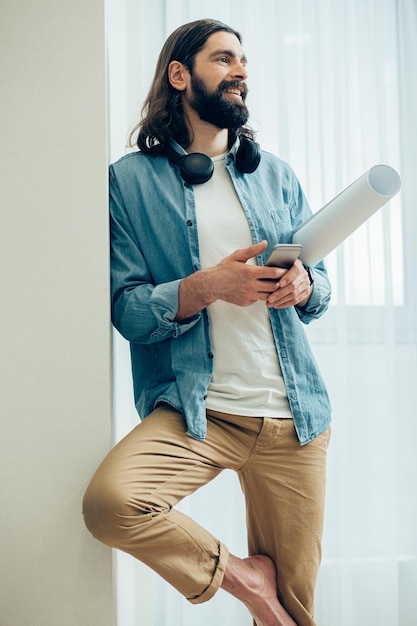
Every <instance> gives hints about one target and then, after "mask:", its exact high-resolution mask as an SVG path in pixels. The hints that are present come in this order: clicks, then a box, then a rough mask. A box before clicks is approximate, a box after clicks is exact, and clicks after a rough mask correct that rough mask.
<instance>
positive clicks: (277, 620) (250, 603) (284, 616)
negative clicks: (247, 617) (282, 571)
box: [222, 554, 297, 626]
mask: <svg viewBox="0 0 417 626" xmlns="http://www.w3.org/2000/svg"><path fill="white" fill-rule="evenodd" d="M222 588H223V589H224V590H225V591H228V592H229V593H231V594H232V595H233V596H235V598H238V600H241V601H242V602H243V604H244V605H245V606H246V608H247V609H248V610H249V612H250V614H251V615H252V617H253V619H254V620H255V621H256V624H257V626H297V625H296V623H295V622H294V620H293V619H292V618H291V617H290V616H289V615H288V613H287V611H286V610H285V609H284V607H283V606H282V604H281V603H280V602H279V600H278V598H277V576H276V569H275V565H274V563H273V561H272V560H271V559H270V558H269V557H267V556H264V555H257V556H250V557H248V558H247V559H238V558H237V557H235V556H233V555H232V554H231V555H230V556H229V561H228V563H227V567H226V571H225V574H224V578H223V583H222Z"/></svg>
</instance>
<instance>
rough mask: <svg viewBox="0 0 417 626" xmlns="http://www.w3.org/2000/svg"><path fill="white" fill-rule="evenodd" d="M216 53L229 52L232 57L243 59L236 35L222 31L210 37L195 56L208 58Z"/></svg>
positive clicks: (243, 55)
mask: <svg viewBox="0 0 417 626" xmlns="http://www.w3.org/2000/svg"><path fill="white" fill-rule="evenodd" d="M216 52H230V53H231V54H232V55H233V56H236V57H238V58H239V59H241V58H242V57H245V54H244V52H243V48H242V46H241V43H240V41H239V39H238V38H237V37H236V35H234V34H233V33H228V32H226V31H224V30H220V31H218V32H216V33H213V34H212V35H210V37H209V38H208V39H207V41H206V43H205V45H204V47H203V48H202V49H201V50H200V52H199V53H198V55H197V56H204V57H209V56H210V55H213V54H215V53H216Z"/></svg>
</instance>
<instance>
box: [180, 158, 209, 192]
mask: <svg viewBox="0 0 417 626" xmlns="http://www.w3.org/2000/svg"><path fill="white" fill-rule="evenodd" d="M213 172H214V163H213V161H212V160H211V159H210V157H209V156H207V154H203V153H202V152H193V153H192V154H187V155H183V157H182V162H181V176H182V178H183V179H184V180H185V182H186V183H190V184H191V185H202V184H203V183H206V182H207V181H208V180H210V178H211V177H212V176H213Z"/></svg>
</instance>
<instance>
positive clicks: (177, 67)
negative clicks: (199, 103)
mask: <svg viewBox="0 0 417 626" xmlns="http://www.w3.org/2000/svg"><path fill="white" fill-rule="evenodd" d="M187 74H188V70H187V68H186V67H185V66H184V65H183V64H182V63H180V62H179V61H171V63H170V64H169V65H168V80H169V82H170V84H171V86H172V87H174V89H177V90H178V91H184V90H185V89H186V87H187V80H186V78H187Z"/></svg>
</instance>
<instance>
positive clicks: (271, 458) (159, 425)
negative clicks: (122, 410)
mask: <svg viewBox="0 0 417 626" xmlns="http://www.w3.org/2000/svg"><path fill="white" fill-rule="evenodd" d="M207 418H208V431H207V438H206V440H205V441H198V440H196V439H193V438H192V437H190V436H189V435H187V434H186V432H185V422H184V419H183V416H182V415H181V414H180V413H178V412H177V411H175V410H173V409H172V408H171V407H168V406H166V405H163V406H161V407H158V408H157V409H156V410H155V411H154V412H153V413H152V414H151V415H149V416H148V417H147V418H146V419H145V420H144V421H143V422H142V423H141V424H139V425H138V426H137V427H136V428H135V429H134V430H133V431H132V432H131V433H129V434H128V435H127V436H126V437H125V438H124V439H123V440H122V441H120V442H119V443H118V444H117V445H116V446H115V447H114V448H113V449H112V450H111V451H110V453H109V454H108V456H107V457H106V458H105V459H104V461H103V463H102V464H101V465H100V467H99V468H98V470H97V472H96V473H95V475H94V476H93V478H92V480H91V483H90V485H89V487H88V489H87V491H86V494H85V496H84V502H83V512H84V518H85V523H86V525H87V527H88V528H89V530H90V532H91V533H92V534H93V535H94V536H95V537H96V538H97V539H99V540H100V541H102V542H104V543H106V544H107V545H109V546H112V547H114V548H118V549H120V550H123V551H125V552H128V553H129V554H131V555H133V556H134V557H136V558H137V559H139V560H140V561H142V562H144V563H146V564H147V565H148V566H149V567H151V568H152V569H153V570H155V571H156V572H158V573H159V574H160V575H161V576H162V577H163V578H164V579H165V580H167V581H168V582H169V583H170V584H171V585H173V586H174V587H175V588H176V589H178V591H179V592H180V593H181V594H183V595H184V596H185V597H186V598H187V599H188V600H190V601H191V602H193V603H200V602H205V601H206V600H209V599H210V598H211V597H212V596H213V595H214V594H215V593H216V591H217V590H218V589H219V587H220V585H221V583H222V579H223V574H224V571H225V568H226V565H227V559H228V549H227V547H226V546H225V545H223V544H222V543H221V541H220V540H219V539H217V538H215V537H213V536H212V535H211V534H210V533H209V532H208V531H207V530H205V529H204V528H202V527H201V526H200V525H199V524H197V523H196V522H194V521H193V520H192V519H191V518H190V517H188V516H186V515H184V514H183V513H181V512H179V511H177V510H176V509H175V508H174V507H175V505H176V504H177V503H178V502H179V501H180V500H182V499H183V498H184V497H185V496H187V495H190V494H191V493H193V492H194V491H196V490H197V489H198V488H199V487H201V486H203V485H205V484H206V483H208V482H209V481H210V480H212V479H213V478H215V477H216V476H217V475H218V474H219V473H220V472H221V471H222V470H223V469H226V468H228V469H233V470H235V471H236V472H237V474H238V476H239V480H240V484H241V486H242V490H243V493H244V495H245V500H246V509H247V519H246V523H247V530H248V546H249V554H251V555H252V554H267V555H269V556H270V557H271V558H272V559H273V560H274V562H275V564H276V567H277V574H278V589H277V593H278V597H279V598H280V601H281V602H282V604H283V605H284V606H285V608H286V610H287V611H288V612H289V613H290V615H291V616H292V617H293V619H294V620H295V621H296V623H297V624H298V626H313V625H314V624H315V622H314V619H313V601H314V587H315V583H316V577H317V572H318V568H319V564H320V559H321V537H322V528H323V509H324V492H325V472H326V469H325V466H326V451H327V445H328V440H329V430H327V431H326V432H325V433H323V434H321V435H319V436H318V437H317V438H316V439H314V440H313V441H312V442H310V443H309V444H307V445H304V446H301V445H300V444H299V442H298V439H297V437H296V434H295V430H294V425H293V422H292V420H291V419H270V418H254V417H242V416H236V415H228V414H223V413H217V412H208V415H207Z"/></svg>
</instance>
